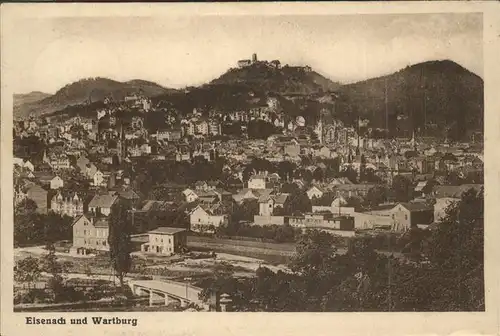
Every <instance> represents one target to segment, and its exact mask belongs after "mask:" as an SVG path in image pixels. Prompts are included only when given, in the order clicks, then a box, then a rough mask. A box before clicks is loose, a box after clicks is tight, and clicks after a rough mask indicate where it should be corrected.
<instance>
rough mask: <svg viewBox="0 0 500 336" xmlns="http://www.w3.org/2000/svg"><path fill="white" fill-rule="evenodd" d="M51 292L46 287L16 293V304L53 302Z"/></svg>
mask: <svg viewBox="0 0 500 336" xmlns="http://www.w3.org/2000/svg"><path fill="white" fill-rule="evenodd" d="M51 301H52V300H51V296H50V294H49V293H48V292H47V291H46V290H44V289H31V290H29V291H28V292H23V293H19V294H16V295H15V296H14V304H23V303H42V302H51Z"/></svg>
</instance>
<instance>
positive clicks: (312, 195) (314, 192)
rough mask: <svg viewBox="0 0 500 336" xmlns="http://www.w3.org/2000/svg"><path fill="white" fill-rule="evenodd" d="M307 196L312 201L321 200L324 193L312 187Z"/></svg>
mask: <svg viewBox="0 0 500 336" xmlns="http://www.w3.org/2000/svg"><path fill="white" fill-rule="evenodd" d="M306 194H307V197H309V199H310V200H312V199H313V198H321V197H322V196H323V194H324V192H323V191H322V190H321V189H320V188H318V187H316V186H312V187H311V188H309V190H307V192H306Z"/></svg>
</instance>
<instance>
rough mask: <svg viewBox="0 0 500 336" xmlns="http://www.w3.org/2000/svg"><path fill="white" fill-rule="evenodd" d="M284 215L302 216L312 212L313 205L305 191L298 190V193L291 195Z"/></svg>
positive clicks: (285, 206)
mask: <svg viewBox="0 0 500 336" xmlns="http://www.w3.org/2000/svg"><path fill="white" fill-rule="evenodd" d="M283 210H284V213H285V214H287V215H295V214H302V213H305V212H311V210H312V203H311V200H310V199H309V197H307V194H306V192H305V191H304V190H298V191H297V192H296V193H293V194H290V195H289V196H288V199H287V200H286V202H285V204H284V207H283Z"/></svg>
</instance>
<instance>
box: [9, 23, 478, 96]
mask: <svg viewBox="0 0 500 336" xmlns="http://www.w3.org/2000/svg"><path fill="white" fill-rule="evenodd" d="M482 26H483V24H482V15H481V14H466V13H463V14H461V13H455V14H402V15H338V16H335V15H323V16H318V15H315V16H312V15H310V16H223V17H221V16H204V17H195V16H191V17H188V16H185V17H175V18H173V17H165V18H158V17H154V18H144V17H142V18H139V17H132V18H127V17H121V18H120V17H117V18H111V19H110V18H45V19H30V20H24V21H19V23H18V24H17V28H16V29H18V31H19V34H16V42H15V44H13V45H11V46H10V48H11V50H9V51H10V52H11V53H12V54H11V55H15V56H16V57H15V62H14V63H12V64H11V66H12V69H11V70H12V71H13V73H15V74H16V77H15V78H16V83H13V84H15V85H14V92H16V93H26V92H30V91H35V90H36V91H43V92H47V93H54V92H55V91H57V90H58V89H60V88H61V87H62V86H64V85H66V84H69V83H71V82H74V81H76V80H79V79H81V78H86V77H97V76H99V77H107V78H112V79H115V80H119V81H126V80H130V79H144V80H151V81H155V82H157V83H159V84H161V85H164V86H167V87H175V88H179V87H183V86H186V85H198V84H201V83H203V82H207V81H209V80H211V79H213V78H215V77H218V76H219V75H220V74H222V73H223V72H224V71H225V70H227V69H228V68H229V67H234V66H235V65H236V62H237V61H238V60H239V59H248V58H250V57H251V55H252V53H254V52H255V53H257V55H258V58H259V59H267V60H272V59H279V60H280V61H281V63H282V64H287V63H288V64H290V65H305V64H308V65H310V66H311V67H312V68H313V69H314V70H316V71H318V72H319V73H321V74H323V75H325V76H326V77H328V78H330V79H332V80H335V81H340V82H342V83H348V82H353V81H359V80H363V79H367V78H371V77H376V76H380V75H383V74H387V73H390V72H393V71H397V70H399V69H401V68H404V67H405V66H407V65H411V64H415V63H419V62H423V61H427V60H439V59H450V60H453V61H455V62H457V63H459V64H460V65H462V66H464V67H465V68H467V69H469V70H470V71H472V72H474V73H476V74H477V75H479V76H482V75H483V43H482V39H483V36H482V29H483V28H482Z"/></svg>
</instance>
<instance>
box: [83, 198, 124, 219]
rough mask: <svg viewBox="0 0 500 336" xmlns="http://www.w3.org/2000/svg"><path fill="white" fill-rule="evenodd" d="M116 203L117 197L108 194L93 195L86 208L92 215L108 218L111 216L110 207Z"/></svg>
mask: <svg viewBox="0 0 500 336" xmlns="http://www.w3.org/2000/svg"><path fill="white" fill-rule="evenodd" d="M117 201H118V196H116V195H109V194H98V195H95V196H94V197H93V198H92V200H91V201H90V203H89V205H88V208H89V211H90V212H91V213H93V214H101V215H103V216H109V215H110V214H111V207H112V206H113V205H114V204H115V203H116V202H117Z"/></svg>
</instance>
